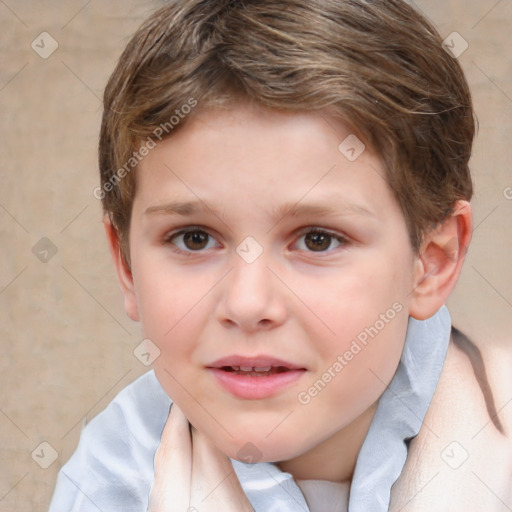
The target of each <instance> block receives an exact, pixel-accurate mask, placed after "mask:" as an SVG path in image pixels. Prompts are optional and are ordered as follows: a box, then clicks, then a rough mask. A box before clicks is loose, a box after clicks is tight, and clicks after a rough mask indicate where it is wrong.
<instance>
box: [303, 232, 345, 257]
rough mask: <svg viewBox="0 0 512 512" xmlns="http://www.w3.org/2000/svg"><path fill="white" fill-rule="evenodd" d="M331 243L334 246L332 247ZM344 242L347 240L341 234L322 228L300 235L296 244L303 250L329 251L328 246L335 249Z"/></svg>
mask: <svg viewBox="0 0 512 512" xmlns="http://www.w3.org/2000/svg"><path fill="white" fill-rule="evenodd" d="M302 239H303V240H304V241H303V242H302ZM333 243H334V244H335V245H334V247H332V244H333ZM346 243H347V241H346V240H345V238H343V237H342V236H337V235H334V234H331V233H328V232H327V231H322V230H309V231H307V232H306V233H304V234H303V235H302V236H301V238H300V242H299V243H298V245H299V249H300V250H303V251H312V252H329V248H331V250H332V249H336V248H337V247H340V246H342V245H344V244H346Z"/></svg>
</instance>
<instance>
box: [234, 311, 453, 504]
mask: <svg viewBox="0 0 512 512" xmlns="http://www.w3.org/2000/svg"><path fill="white" fill-rule="evenodd" d="M450 333H451V319H450V314H449V313H448V309H447V308H446V307H444V306H443V307H442V308H441V309H440V310H439V311H438V312H437V313H436V314H435V315H434V316H433V317H431V318H429V319H428V320H424V321H419V320H414V319H413V318H410V319H409V325H408V328H407V336H406V340H405V345H404V350H403V352H402V357H401V359H400V363H399V365H398V369H397V371H396V373H395V376H394V377H393V380H392V381H391V383H390V385H389V386H388V388H387V389H386V391H385V392H384V393H383V394H382V396H381V398H380V400H379V404H378V407H377V411H376V413H375V416H374V418H373V421H372V423H371V425H370V429H369V431H368V434H367V436H366V439H365V441H364V443H363V446H362V447H361V450H360V452H359V456H358V458H357V462H356V468H355V472H354V477H353V479H352V485H351V489H350V500H349V512H368V511H370V510H371V511H372V512H386V511H387V510H388V509H389V502H390V496H391V487H392V485H393V484H394V483H395V482H396V480H397V479H398V477H399V476H400V473H401V472H402V469H403V467H404V465H405V461H406V459H407V444H406V441H408V440H410V439H412V438H414V437H415V436H416V435H417V434H418V432H419V430H420V428H421V425H422V422H423V419H424V417H425V414H426V412H427V409H428V407H429V405H430V402H431V400H432V397H433V395H434V391H435V389H436V386H437V383H438V381H439V377H440V375H441V370H442V368H443V364H444V361H445V358H446V353H447V350H448V343H449V341H450ZM233 467H234V469H235V471H236V473H237V475H238V478H239V480H240V483H241V485H242V488H243V489H244V491H245V493H246V494H247V497H248V498H249V500H250V502H251V504H252V505H253V507H254V509H255V510H256V511H257V512H259V511H265V512H297V511H304V512H307V511H309V508H308V506H307V504H306V501H305V499H304V496H303V494H302V492H301V491H300V489H299V487H298V485H297V484H296V482H295V481H294V480H293V478H292V476H291V475H290V474H289V473H284V472H282V471H281V470H280V469H279V468H278V467H277V466H275V465H274V464H272V463H270V462H264V463H258V464H246V463H243V462H239V461H236V460H233Z"/></svg>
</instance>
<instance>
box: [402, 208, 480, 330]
mask: <svg viewBox="0 0 512 512" xmlns="http://www.w3.org/2000/svg"><path fill="white" fill-rule="evenodd" d="M472 228H473V223H472V214H471V206H470V204H469V203H468V202H467V201H457V203H456V204H455V208H454V210H453V213H452V214H451V216H450V217H448V218H447V219H446V220H445V221H443V222H442V224H440V225H439V226H437V227H436V228H434V229H433V230H432V231H430V232H429V233H427V234H426V235H425V237H424V240H423V242H422V244H421V247H420V251H419V255H418V256H417V260H416V262H415V267H416V268H415V273H414V289H413V291H412V292H411V303H410V309H409V315H410V316H412V317H413V318H416V319H417V320H425V319H427V318H430V317H431V316H433V315H434V314H435V313H436V312H437V311H438V310H439V309H440V308H441V307H442V306H443V305H444V303H445V302H446V300H447V299H448V296H449V295H450V293H451V292H452V290H453V288H454V287H455V284H456V282H457V279H458V278H459V275H460V271H461V269H462V264H463V263H464V258H465V256H466V252H467V249H468V246H469V242H470V241H471V233H472Z"/></svg>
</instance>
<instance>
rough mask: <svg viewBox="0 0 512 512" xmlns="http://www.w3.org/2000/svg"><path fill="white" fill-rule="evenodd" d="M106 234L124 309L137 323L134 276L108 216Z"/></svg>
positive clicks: (106, 218) (106, 217)
mask: <svg viewBox="0 0 512 512" xmlns="http://www.w3.org/2000/svg"><path fill="white" fill-rule="evenodd" d="M103 225H104V226H105V234H106V235H107V241H108V245H109V248H110V255H111V256H112V261H113V263H114V267H115V269H116V273H117V278H118V280H119V285H120V286H121V291H122V293H123V298H124V309H125V311H126V314H127V315H128V317H129V318H131V319H132V320H134V321H135V322H138V321H139V310H138V306H137V297H136V294H135V288H134V284H133V275H132V272H131V269H130V266H129V264H128V263H127V261H126V259H125V258H124V256H123V254H122V251H121V243H120V240H119V234H118V232H117V229H116V228H115V227H114V226H113V225H112V222H111V220H110V219H109V218H108V216H105V217H104V219H103Z"/></svg>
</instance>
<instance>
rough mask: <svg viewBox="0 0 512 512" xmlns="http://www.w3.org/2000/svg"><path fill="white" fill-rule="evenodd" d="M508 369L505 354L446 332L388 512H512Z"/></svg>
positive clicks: (510, 365)
mask: <svg viewBox="0 0 512 512" xmlns="http://www.w3.org/2000/svg"><path fill="white" fill-rule="evenodd" d="M511 369H512V361H511V358H510V355H507V354H502V353H499V351H498V350H497V349H491V348H490V347H486V348H485V349H480V348H479V347H478V346H477V345H475V344H474V343H473V342H472V341H471V340H469V339H468V338H467V337H466V336H464V334H462V333H461V332H460V331H458V330H456V329H454V330H453V332H452V340H451V342H450V345H449V348H448V353H447V357H446V361H445V364H444V367H443V371H442V373H441V378H440V380H439V383H438V385H437V388H436V391H435V393H434V397H433V399H432V402H431V404H430V407H429V409H428V411H427V415H426V417H425V420H424V423H423V427H422V429H421V431H420V433H419V434H418V436H417V437H416V438H415V439H414V440H413V441H412V442H411V445H410V450H409V455H408V458H407V462H406V465H405V467H404V471H403V475H402V476H401V478H400V479H399V481H398V482H397V484H396V486H395V488H394V490H395V491H396V492H395V495H394V500H395V502H394V504H395V505H398V504H399V503H400V504H401V506H399V507H398V508H396V510H399V509H401V507H402V506H404V508H403V510H404V511H415V512H416V511H427V510H437V511H439V512H443V511H459V510H460V511H463V510H487V511H498V510H503V509H504V508H505V509H508V507H511V506H512V496H511V491H510V488H511V483H512V437H511V433H512V421H511V413H512V410H511V409H512V386H511V382H510V379H511V377H510V376H511ZM508 402H510V404H508ZM405 503H408V505H407V506H405V505H404V504H405ZM504 504H506V505H505V506H504ZM392 510H395V508H392Z"/></svg>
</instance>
